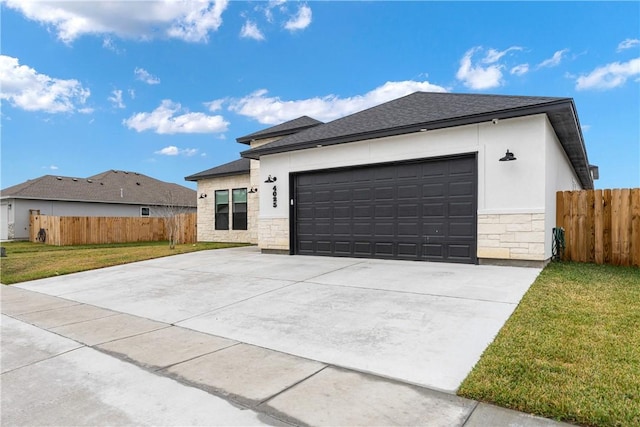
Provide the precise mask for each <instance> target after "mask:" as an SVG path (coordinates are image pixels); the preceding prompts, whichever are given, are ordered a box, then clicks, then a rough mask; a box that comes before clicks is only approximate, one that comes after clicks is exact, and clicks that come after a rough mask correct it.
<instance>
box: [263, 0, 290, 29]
mask: <svg viewBox="0 0 640 427" xmlns="http://www.w3.org/2000/svg"><path fill="white" fill-rule="evenodd" d="M285 3H286V0H269V1H268V2H267V6H266V7H265V8H264V16H265V18H266V19H267V21H268V22H270V23H273V9H275V8H277V7H280V9H285V8H284V7H283V6H282V5H284V4H285ZM283 11H284V10H283Z"/></svg>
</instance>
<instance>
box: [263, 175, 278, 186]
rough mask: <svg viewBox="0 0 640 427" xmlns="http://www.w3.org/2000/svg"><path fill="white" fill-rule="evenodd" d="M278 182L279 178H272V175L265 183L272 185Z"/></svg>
mask: <svg viewBox="0 0 640 427" xmlns="http://www.w3.org/2000/svg"><path fill="white" fill-rule="evenodd" d="M277 180H278V178H276V177H275V176H274V177H272V176H271V175H269V178H267V180H266V181H265V182H266V183H268V184H270V183H272V182H276V181H277Z"/></svg>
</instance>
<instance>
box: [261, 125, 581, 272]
mask: <svg viewBox="0 0 640 427" xmlns="http://www.w3.org/2000/svg"><path fill="white" fill-rule="evenodd" d="M507 150H509V151H511V152H512V153H514V154H515V156H516V157H517V160H516V161H512V162H499V161H498V159H500V158H501V157H503V156H504V155H505V153H506V151H507ZM463 153H477V159H478V218H479V219H480V218H481V217H482V218H485V219H487V221H485V224H490V223H492V222H494V221H495V222H497V223H498V224H504V226H503V227H502V228H498V227H493V226H491V227H489V228H491V229H492V230H494V229H495V230H498V229H500V230H502V232H501V233H503V234H505V236H501V235H500V233H498V231H496V232H493V231H491V232H487V233H485V236H484V237H487V238H488V237H489V236H491V237H492V238H493V239H494V240H497V242H498V243H497V244H498V247H500V245H502V246H504V247H507V248H509V250H508V251H500V252H491V251H486V252H485V253H484V254H481V253H480V250H479V253H478V255H479V256H480V257H483V256H486V257H493V258H502V257H505V256H506V257H507V258H515V259H532V260H543V259H546V258H548V257H549V256H550V252H549V251H550V240H548V239H547V238H546V236H547V235H549V236H550V233H551V231H550V228H549V229H548V230H547V228H548V227H549V225H550V222H549V218H551V217H553V218H555V191H556V189H558V188H562V187H565V186H566V185H567V177H568V176H569V175H572V172H571V168H570V167H569V165H568V163H567V162H566V157H565V156H564V154H563V152H562V150H561V148H560V146H559V143H558V142H557V139H556V138H555V134H554V132H553V129H552V128H551V126H550V124H549V122H548V120H547V117H546V115H545V114H539V115H534V116H528V117H521V118H514V119H503V120H499V121H498V122H497V123H493V122H484V123H479V124H473V125H467V126H459V127H455V128H448V129H440V130H433V131H427V132H415V133H411V134H407V135H401V136H394V137H387V138H380V139H372V140H366V141H358V142H352V143H347V144H339V145H333V146H327V147H317V148H312V149H306V150H300V151H294V152H289V153H280V154H273V155H268V156H263V157H262V158H261V161H260V224H261V225H260V226H261V228H262V226H263V224H264V225H265V227H271V225H272V224H274V223H281V220H288V217H289V204H290V200H289V174H290V173H292V172H302V171H311V170H319V169H327V168H338V167H348V166H356V165H367V164H375V163H385V162H392V161H403V160H411V159H421V158H430V157H439V156H448V155H454V154H463ZM550 159H551V160H552V161H550ZM557 159H560V160H557ZM550 163H553V165H550ZM549 168H553V169H554V170H556V175H555V178H554V179H553V180H551V179H550V178H549V177H548V174H547V171H548V169H549ZM269 175H271V176H272V177H274V176H275V177H277V181H276V182H275V183H273V184H266V183H264V181H265V180H266V179H267V177H268V176H269ZM273 186H276V188H277V193H278V204H277V207H274V206H273V196H272V192H273ZM550 189H552V190H550ZM549 191H551V193H553V194H550V193H549ZM552 198H553V200H554V202H553V203H551V199H552ZM496 215H497V217H496ZM479 222H480V221H479ZM507 224H508V225H507ZM542 224H544V230H543V229H542V228H543V225H542ZM280 228H281V227H280ZM280 228H278V229H280ZM480 228H481V227H479V230H478V232H479V235H480V232H481V230H480ZM547 231H548V233H547ZM287 233H288V229H287ZM267 234H268V233H266V232H264V231H263V230H261V231H260V245H261V247H262V246H265V245H263V236H265V237H266V235H267ZM271 237H272V240H276V241H278V242H282V241H283V240H284V235H283V236H271ZM287 238H288V235H287ZM479 240H480V236H479ZM501 242H502V243H501ZM494 244H495V242H493V243H492V245H494ZM479 246H480V245H479ZM547 246H548V247H549V251H547ZM278 247H279V248H282V245H281V244H279V245H278Z"/></svg>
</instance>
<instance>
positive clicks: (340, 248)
mask: <svg viewBox="0 0 640 427" xmlns="http://www.w3.org/2000/svg"><path fill="white" fill-rule="evenodd" d="M334 249H335V253H336V255H342V256H349V255H351V253H352V252H353V250H352V248H351V242H349V241H336V242H335V245H334Z"/></svg>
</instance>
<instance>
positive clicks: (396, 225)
mask: <svg viewBox="0 0 640 427" xmlns="http://www.w3.org/2000/svg"><path fill="white" fill-rule="evenodd" d="M476 177H477V173H476V157H475V155H473V156H464V157H455V158H445V159H436V160H423V161H419V162H410V163H393V164H382V165H375V166H367V167H357V168H349V169H333V170H326V171H316V172H308V173H301V174H298V175H296V176H294V178H293V184H294V193H293V194H294V199H295V202H294V208H293V209H292V211H293V212H292V213H293V214H294V219H293V221H294V224H295V225H294V229H295V230H292V231H294V233H295V234H294V236H293V240H294V242H293V244H294V245H293V247H294V248H295V250H294V251H295V253H297V254H301V255H327V256H349V257H364V258H395V259H410V260H429V261H445V262H463V263H476V200H477V196H476V188H477V178H476Z"/></svg>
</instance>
